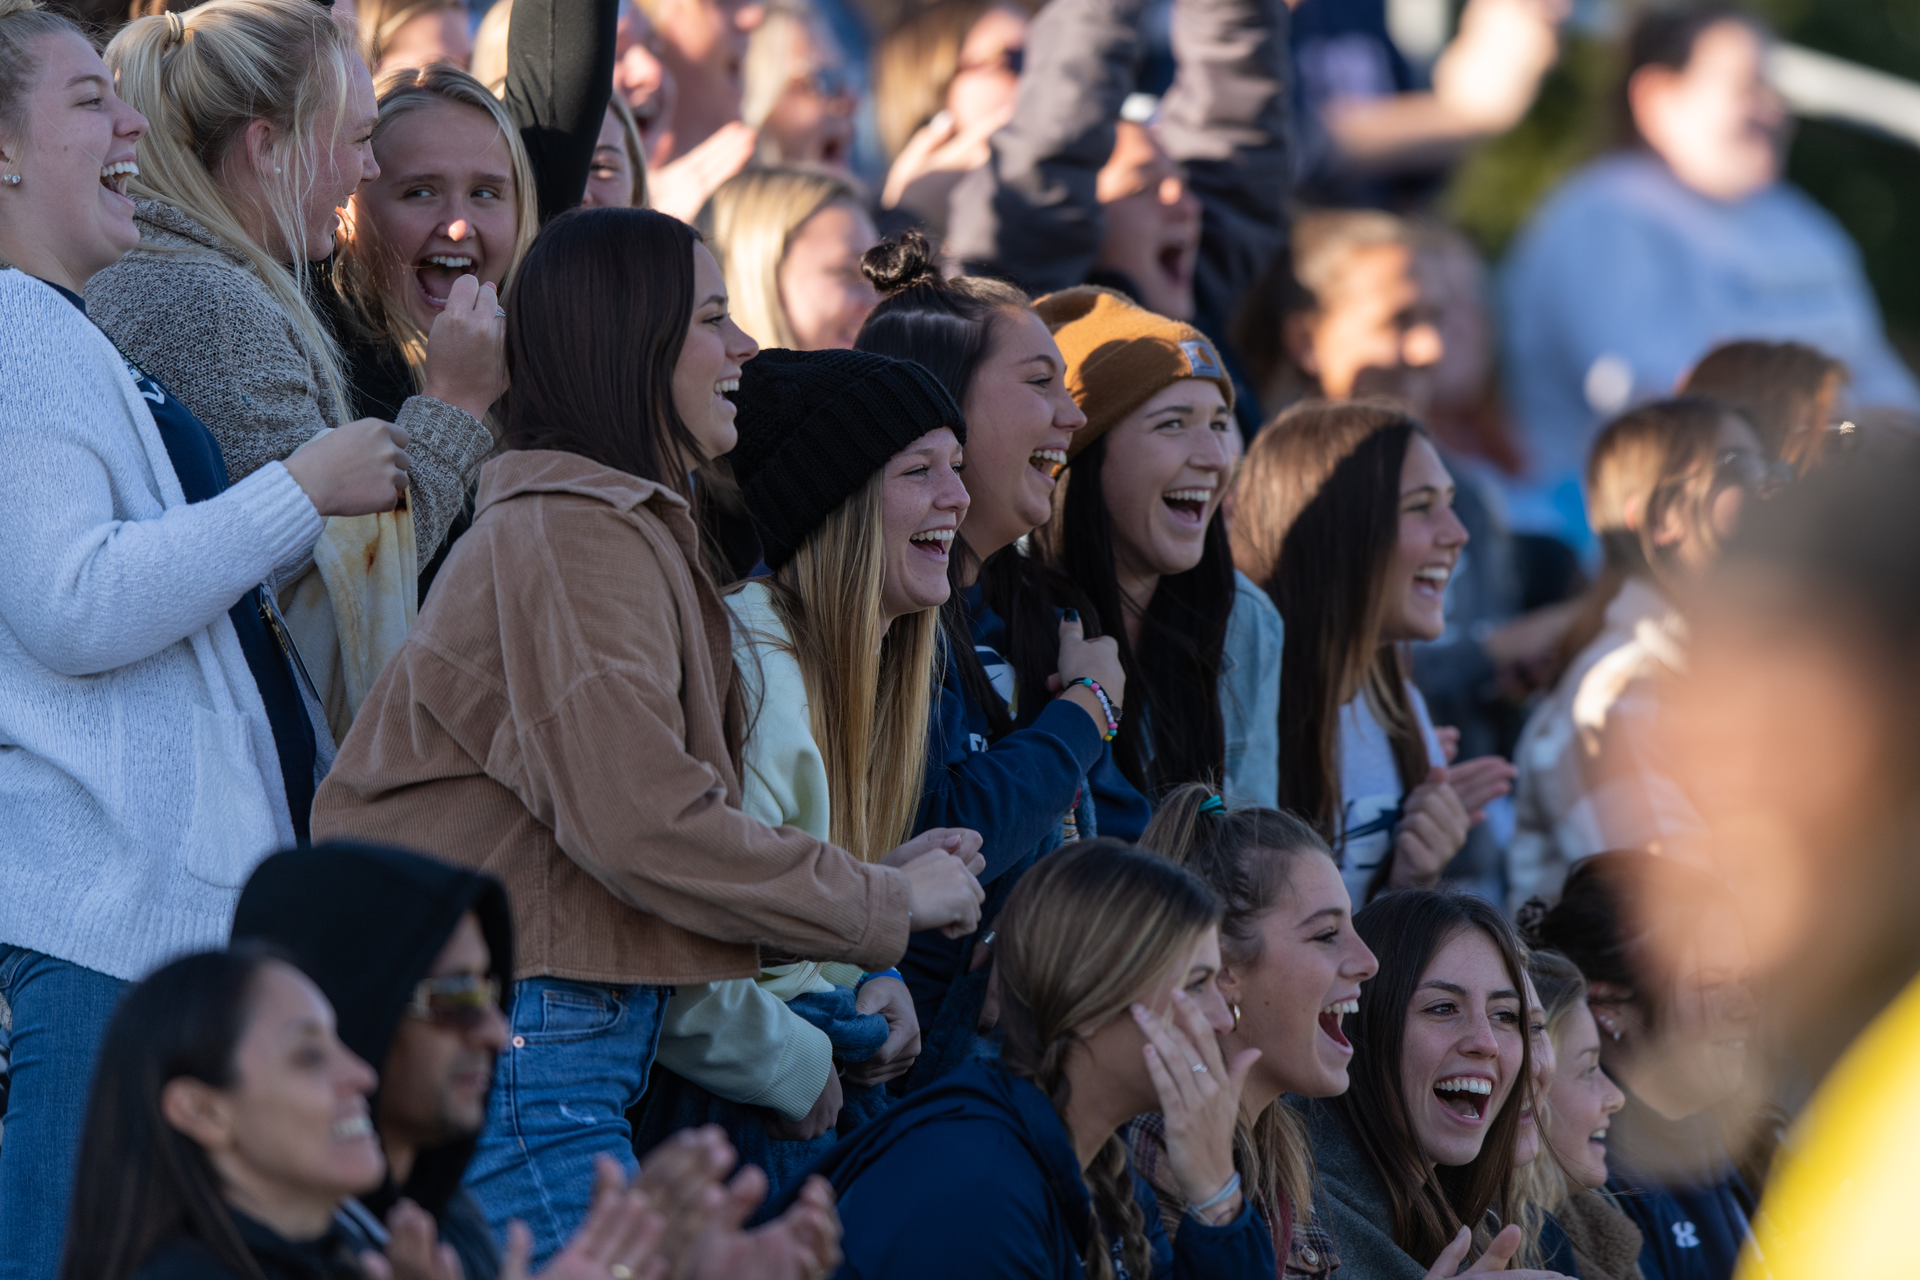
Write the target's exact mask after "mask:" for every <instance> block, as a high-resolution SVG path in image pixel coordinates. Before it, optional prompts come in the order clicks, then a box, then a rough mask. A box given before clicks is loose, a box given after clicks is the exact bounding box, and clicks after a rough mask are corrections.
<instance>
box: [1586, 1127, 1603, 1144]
mask: <svg viewBox="0 0 1920 1280" xmlns="http://www.w3.org/2000/svg"><path fill="white" fill-rule="evenodd" d="M1606 1140H1607V1131H1606V1130H1605V1129H1595V1130H1594V1131H1593V1132H1592V1133H1590V1134H1588V1135H1587V1141H1588V1142H1605V1141H1606Z"/></svg>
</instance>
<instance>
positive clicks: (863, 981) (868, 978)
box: [853, 969, 906, 995]
mask: <svg viewBox="0 0 1920 1280" xmlns="http://www.w3.org/2000/svg"><path fill="white" fill-rule="evenodd" d="M875 978H900V971H899V970H898V969H881V970H879V971H878V972H876V973H863V974H861V975H860V981H858V982H856V983H854V984H853V994H855V995H859V994H860V988H862V987H864V986H866V985H867V984H868V983H869V982H872V981H873V980H874V979H875ZM900 981H902V982H905V981H906V979H905V978H900Z"/></svg>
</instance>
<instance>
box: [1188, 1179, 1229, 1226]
mask: <svg viewBox="0 0 1920 1280" xmlns="http://www.w3.org/2000/svg"><path fill="white" fill-rule="evenodd" d="M1239 1190H1240V1175H1239V1173H1237V1172H1236V1173H1235V1174H1234V1175H1233V1176H1232V1177H1231V1178H1228V1179H1227V1185H1226V1186H1224V1187H1222V1188H1220V1190H1218V1191H1216V1192H1215V1193H1214V1194H1212V1195H1210V1196H1208V1197H1207V1198H1206V1199H1205V1200H1202V1201H1201V1202H1200V1203H1199V1204H1190V1205H1188V1206H1187V1212H1188V1213H1190V1214H1192V1215H1193V1216H1194V1217H1196V1218H1199V1219H1200V1221H1202V1222H1205V1221H1206V1219H1205V1218H1204V1217H1201V1215H1202V1214H1204V1213H1206V1211H1207V1210H1209V1209H1213V1208H1217V1207H1219V1206H1220V1205H1223V1204H1225V1203H1226V1202H1227V1201H1229V1200H1231V1199H1233V1196H1234V1193H1235V1192H1237V1191H1239ZM1209 1225H1211V1224H1209Z"/></svg>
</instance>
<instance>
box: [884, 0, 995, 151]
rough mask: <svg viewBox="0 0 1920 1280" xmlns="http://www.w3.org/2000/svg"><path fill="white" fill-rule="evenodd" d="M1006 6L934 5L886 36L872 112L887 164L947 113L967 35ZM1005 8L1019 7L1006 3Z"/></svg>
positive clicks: (972, 0)
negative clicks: (948, 92) (936, 119)
mask: <svg viewBox="0 0 1920 1280" xmlns="http://www.w3.org/2000/svg"><path fill="white" fill-rule="evenodd" d="M1002 3H1003V0H933V3H931V4H928V5H925V6H924V7H920V8H916V9H914V10H913V11H912V13H911V15H910V16H908V17H905V18H903V19H901V21H900V24H899V25H898V26H896V27H895V28H893V30H891V31H889V32H887V34H886V36H885V37H884V38H883V39H882V40H881V41H880V45H879V47H878V48H877V49H875V50H874V54H873V106H874V114H875V116H876V118H877V119H878V122H879V125H880V144H881V145H882V146H883V147H885V148H886V150H887V156H888V158H892V157H893V156H897V155H899V154H900V148H902V147H904V146H906V145H907V141H908V139H910V138H912V137H913V135H914V134H915V133H917V132H919V130H920V128H921V127H922V126H923V125H925V124H926V123H927V122H928V121H929V120H931V119H933V117H934V116H935V115H937V114H939V113H940V112H941V111H943V110H945V109H946V103H947V89H948V88H949V87H950V86H951V85H952V84H953V77H954V76H955V75H956V74H958V73H959V70H960V50H961V48H962V47H963V46H964V45H965V44H966V43H967V33H968V32H970V31H972V30H973V28H974V24H975V23H977V22H979V21H980V19H982V18H984V17H986V16H987V14H988V13H989V12H991V11H992V10H994V9H996V8H1000V7H1002ZM1004 7H1006V8H1009V9H1017V8H1019V7H1020V6H1019V5H1017V4H1013V3H1006V4H1005V5H1004Z"/></svg>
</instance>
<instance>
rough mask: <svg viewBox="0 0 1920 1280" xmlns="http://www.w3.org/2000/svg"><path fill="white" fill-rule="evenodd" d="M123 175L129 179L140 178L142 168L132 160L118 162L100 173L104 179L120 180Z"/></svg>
mask: <svg viewBox="0 0 1920 1280" xmlns="http://www.w3.org/2000/svg"><path fill="white" fill-rule="evenodd" d="M122 174H124V175H126V176H127V177H129V178H137V177H139V176H140V166H139V165H137V164H135V163H134V162H133V161H131V160H116V161H115V162H114V163H112V164H110V165H108V166H107V167H106V168H104V169H102V170H101V171H100V176H101V177H103V178H118V177H120V176H121V175H122Z"/></svg>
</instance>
